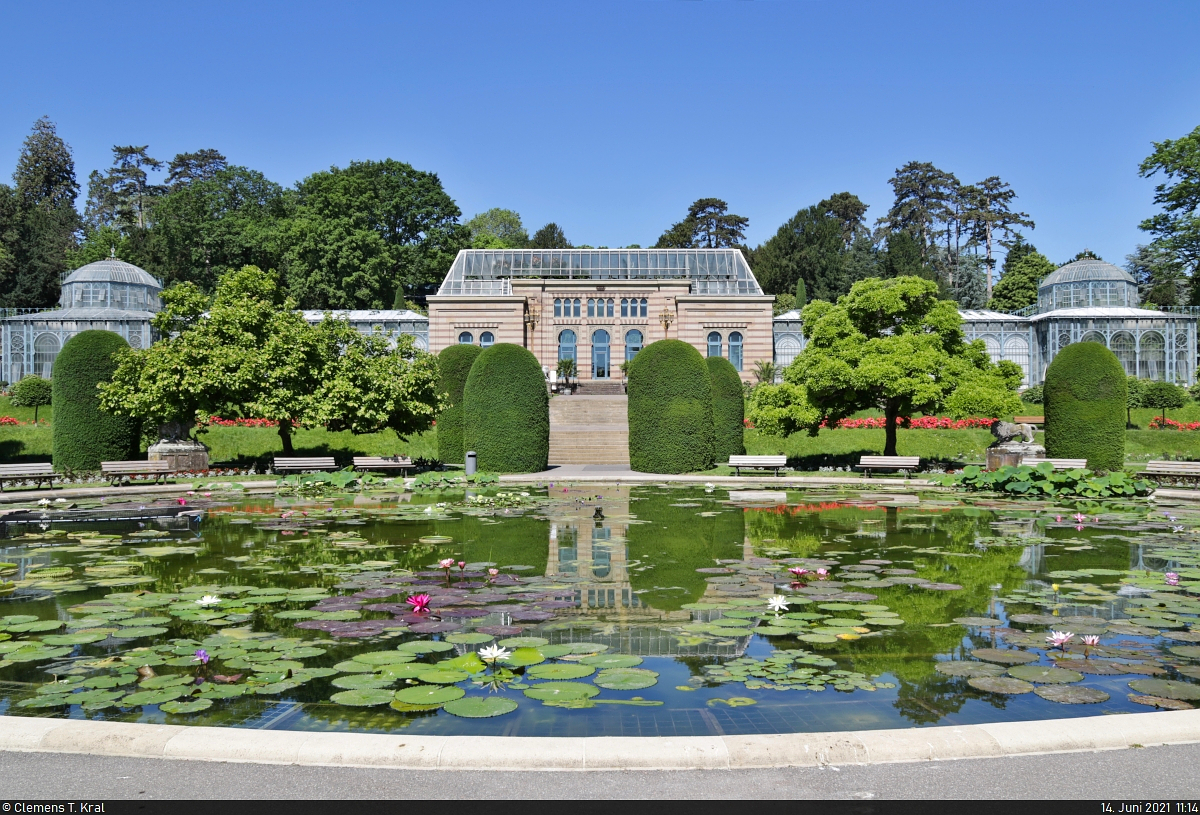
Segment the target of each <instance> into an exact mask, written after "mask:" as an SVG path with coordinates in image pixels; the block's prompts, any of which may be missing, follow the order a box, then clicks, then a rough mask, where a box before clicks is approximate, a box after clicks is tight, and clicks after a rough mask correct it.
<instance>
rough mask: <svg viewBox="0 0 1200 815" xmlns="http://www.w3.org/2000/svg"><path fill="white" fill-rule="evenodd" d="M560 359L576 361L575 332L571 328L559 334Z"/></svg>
mask: <svg viewBox="0 0 1200 815" xmlns="http://www.w3.org/2000/svg"><path fill="white" fill-rule="evenodd" d="M558 358H559V359H575V332H574V331H572V330H571V329H569V328H568V329H566V330H564V331H560V332H559V334H558Z"/></svg>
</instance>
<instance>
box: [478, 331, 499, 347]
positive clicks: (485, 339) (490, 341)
mask: <svg viewBox="0 0 1200 815" xmlns="http://www.w3.org/2000/svg"><path fill="white" fill-rule="evenodd" d="M495 343H496V335H495V334H493V333H492V332H491V331H484V332H483V333H482V334H480V335H479V347H480V348H491V347H492V346H493V345H494V344H495Z"/></svg>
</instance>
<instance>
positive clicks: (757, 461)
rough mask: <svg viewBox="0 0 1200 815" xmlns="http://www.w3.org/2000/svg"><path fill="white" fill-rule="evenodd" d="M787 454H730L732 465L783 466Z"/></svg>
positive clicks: (730, 463)
mask: <svg viewBox="0 0 1200 815" xmlns="http://www.w3.org/2000/svg"><path fill="white" fill-rule="evenodd" d="M786 464H787V456H730V457H729V466H730V467H783V466H785V465H786Z"/></svg>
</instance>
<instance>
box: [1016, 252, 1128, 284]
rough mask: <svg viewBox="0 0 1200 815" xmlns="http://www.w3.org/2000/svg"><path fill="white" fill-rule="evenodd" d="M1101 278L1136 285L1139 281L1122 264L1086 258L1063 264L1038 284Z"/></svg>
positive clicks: (1080, 281) (1079, 281) (1089, 280)
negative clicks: (1116, 264)
mask: <svg viewBox="0 0 1200 815" xmlns="http://www.w3.org/2000/svg"><path fill="white" fill-rule="evenodd" d="M1100 280H1112V281H1120V282H1124V283H1129V284H1131V285H1134V286H1136V285H1137V281H1135V280H1134V279H1133V275H1131V274H1129V272H1127V271H1125V270H1124V269H1122V268H1121V267H1120V266H1114V265H1112V264H1111V263H1105V262H1104V261H1103V260H1095V259H1093V258H1085V259H1084V260H1077V261H1075V262H1074V263H1068V264H1067V265H1066V266H1061V267H1059V268H1058V269H1057V270H1055V271H1053V272H1051V273H1050V274H1048V275H1046V279H1045V280H1043V281H1042V282H1041V283H1040V284H1038V288H1039V289H1045V288H1049V287H1050V286H1054V285H1057V284H1059V283H1089V282H1093V281H1100Z"/></svg>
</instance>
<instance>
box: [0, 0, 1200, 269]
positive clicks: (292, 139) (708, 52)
mask: <svg viewBox="0 0 1200 815" xmlns="http://www.w3.org/2000/svg"><path fill="white" fill-rule="evenodd" d="M0 30H3V31H4V32H5V34H6V36H5V37H4V45H3V47H2V49H0V89H2V92H0V100H2V102H3V103H2V104H0V173H2V174H7V173H8V172H9V171H10V168H11V167H12V166H13V165H14V164H15V161H16V157H17V153H18V151H19V149H20V143H21V141H22V139H24V137H25V136H26V134H27V133H28V131H29V127H30V125H31V124H32V122H33V120H34V119H36V118H37V117H38V116H41V115H43V114H47V115H49V116H50V117H51V118H52V119H53V120H54V121H56V122H57V123H58V126H59V133H60V134H61V135H62V136H63V137H64V138H65V139H66V140H67V141H68V142H69V143H70V145H71V146H72V148H73V149H74V153H75V160H76V165H77V171H78V174H79V178H80V181H81V183H83V184H84V185H85V187H86V178H87V175H88V173H89V172H90V171H91V170H92V169H96V168H102V167H104V166H107V164H108V163H109V160H110V154H109V149H110V147H111V146H112V145H113V144H118V143H119V144H131V143H132V144H147V143H148V144H149V145H150V153H151V155H154V156H156V157H159V158H163V159H169V158H170V157H171V156H173V155H174V154H175V153H177V152H180V151H186V150H196V149H199V148H206V147H213V148H217V149H219V150H221V151H222V152H223V153H225V154H226V155H227V156H228V157H229V160H230V161H231V162H234V163H238V164H244V165H247V166H250V167H253V168H256V169H258V170H261V171H263V172H264V173H265V174H266V175H267V176H268V177H270V178H271V179H273V180H275V181H278V182H280V183H282V184H284V185H290V184H292V183H294V182H295V181H297V180H298V179H301V178H303V177H304V176H306V175H308V174H309V173H311V172H314V171H316V170H320V169H324V168H327V167H329V166H330V165H339V166H341V165H345V164H346V163H348V162H349V161H351V160H354V159H381V158H385V157H391V158H395V159H399V160H402V161H407V162H409V163H411V164H412V165H414V166H415V167H417V168H419V169H423V170H430V171H433V172H436V173H438V175H439V176H440V177H441V179H442V182H443V184H444V185H445V187H446V189H447V190H448V191H449V193H450V195H452V196H453V197H454V199H455V200H456V201H457V202H458V204H459V206H460V207H461V208H462V210H463V213H464V218H466V217H470V216H471V215H473V214H474V213H477V212H480V211H482V210H485V209H487V208H489V207H494V206H499V207H507V208H511V209H515V210H517V211H518V212H520V214H521V215H522V217H523V219H524V221H525V224H526V226H527V227H528V228H529V229H530V231H531V232H532V231H533V229H535V228H537V227H538V226H540V225H542V224H543V223H545V222H547V221H550V220H553V221H557V222H558V223H559V224H560V225H562V227H563V228H564V229H565V231H566V234H567V236H568V238H570V239H571V240H572V241H574V242H576V243H590V244H594V245H610V246H619V245H625V244H629V243H635V242H636V243H641V244H643V245H648V244H652V243H653V242H654V241H655V239H656V238H657V236H658V235H659V234H660V233H661V232H662V231H663V229H665V228H666V227H667V226H669V225H670V224H671V223H672V222H673V221H676V220H678V219H679V218H680V217H681V216H682V215H683V213H684V212H685V210H686V207H687V205H688V204H689V203H691V202H692V201H693V200H694V199H696V198H699V197H703V196H716V197H720V198H723V199H725V200H726V201H728V202H729V204H730V208H731V210H732V211H733V212H737V213H739V214H742V215H746V216H748V217H749V218H750V228H749V231H748V235H747V237H748V238H749V241H750V243H751V244H757V243H759V242H761V241H763V240H765V239H766V238H768V237H769V236H770V235H771V234H773V233H774V231H775V230H776V229H777V228H778V226H779V225H780V224H781V223H782V222H783V221H784V220H785V219H787V218H788V217H790V216H791V215H792V214H794V213H795V212H796V210H797V209H799V208H801V207H803V206H807V205H809V204H812V203H815V202H817V201H818V200H820V199H821V198H823V197H825V196H827V195H829V194H830V193H833V192H838V191H841V190H849V191H851V192H853V193H855V194H857V195H858V196H860V197H861V198H862V199H863V200H864V201H866V202H867V203H868V204H870V206H871V208H870V210H869V211H868V216H869V217H870V218H872V219H874V218H875V217H878V216H879V215H881V214H883V212H884V211H885V210H886V209H887V207H888V205H889V203H890V200H891V191H890V188H889V187H888V186H887V179H888V178H889V177H890V176H891V175H892V172H893V170H895V168H897V167H899V166H900V165H901V164H903V163H905V162H907V161H909V160H921V161H932V162H933V163H935V164H936V165H938V166H939V167H942V168H943V169H946V170H949V171H952V172H954V173H955V174H957V175H958V177H959V178H960V179H961V180H962V181H964V182H973V181H977V180H980V179H982V178H984V177H986V176H989V175H999V176H1000V177H1002V178H1003V179H1005V180H1006V181H1008V182H1010V183H1011V184H1012V186H1013V187H1014V189H1015V190H1016V191H1017V193H1018V195H1019V198H1018V201H1017V205H1018V207H1019V208H1020V209H1022V210H1024V211H1026V212H1028V213H1029V214H1030V215H1031V216H1033V218H1034V219H1035V220H1036V222H1037V229H1036V230H1035V231H1033V232H1032V233H1031V234H1030V237H1031V239H1032V240H1033V242H1034V243H1035V244H1036V245H1037V246H1038V247H1039V248H1041V249H1042V250H1043V251H1044V252H1045V253H1046V254H1047V255H1049V256H1050V257H1051V259H1053V260H1063V259H1066V258H1068V257H1070V256H1071V255H1073V254H1074V253H1075V252H1077V251H1079V250H1080V249H1082V248H1084V247H1090V248H1092V249H1093V250H1095V251H1097V252H1099V253H1100V254H1101V255H1102V256H1104V257H1105V258H1106V259H1108V260H1111V261H1115V262H1118V263H1121V262H1123V259H1124V256H1125V255H1126V254H1127V253H1128V252H1130V251H1132V249H1133V248H1134V246H1135V244H1136V243H1137V242H1138V241H1139V240H1140V241H1143V242H1144V240H1145V238H1144V237H1143V234H1142V233H1140V232H1139V231H1138V230H1137V223H1138V222H1139V221H1140V220H1141V219H1142V218H1144V217H1146V216H1147V215H1149V214H1150V213H1152V212H1153V211H1154V208H1153V206H1152V203H1151V194H1152V186H1153V184H1152V182H1150V181H1146V180H1143V179H1139V178H1138V176H1137V165H1138V162H1139V161H1140V160H1141V159H1142V158H1143V157H1145V156H1146V155H1147V154H1148V153H1149V152H1150V149H1151V142H1152V141H1155V140H1162V139H1165V138H1175V137H1178V136H1181V135H1183V134H1184V133H1187V132H1188V131H1190V130H1191V129H1192V128H1194V127H1195V126H1197V125H1200V47H1198V46H1197V43H1200V3H1197V2H1196V0H1190V2H1155V3H1128V2H1125V3H1105V2H1078V3H1059V2H1045V0H1040V1H1039V2H1034V3H1016V2H1009V3H1000V4H996V3H988V4H983V3H961V2H955V3H941V4H934V3H900V2H896V3H861V2H798V1H797V2H624V3H618V2H606V3H582V2H556V3H519V2H490V3H475V2H457V1H455V0H451V1H450V2H423V3H416V2H411V3H399V2H386V3H384V2H378V3H368V2H363V3H346V2H343V3H336V4H335V3H327V4H317V3H308V2H287V3H283V2H281V3H258V2H251V3H246V2H237V3H220V2H204V3H193V4H184V3H161V2H160V3H144V4H135V3H120V2H107V3H95V2H90V3H58V2H52V1H50V0H43V2H39V3H20V2H16V1H15V0H9V2H5V3H4V4H3V5H0ZM80 206H82V200H81V201H80Z"/></svg>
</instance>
